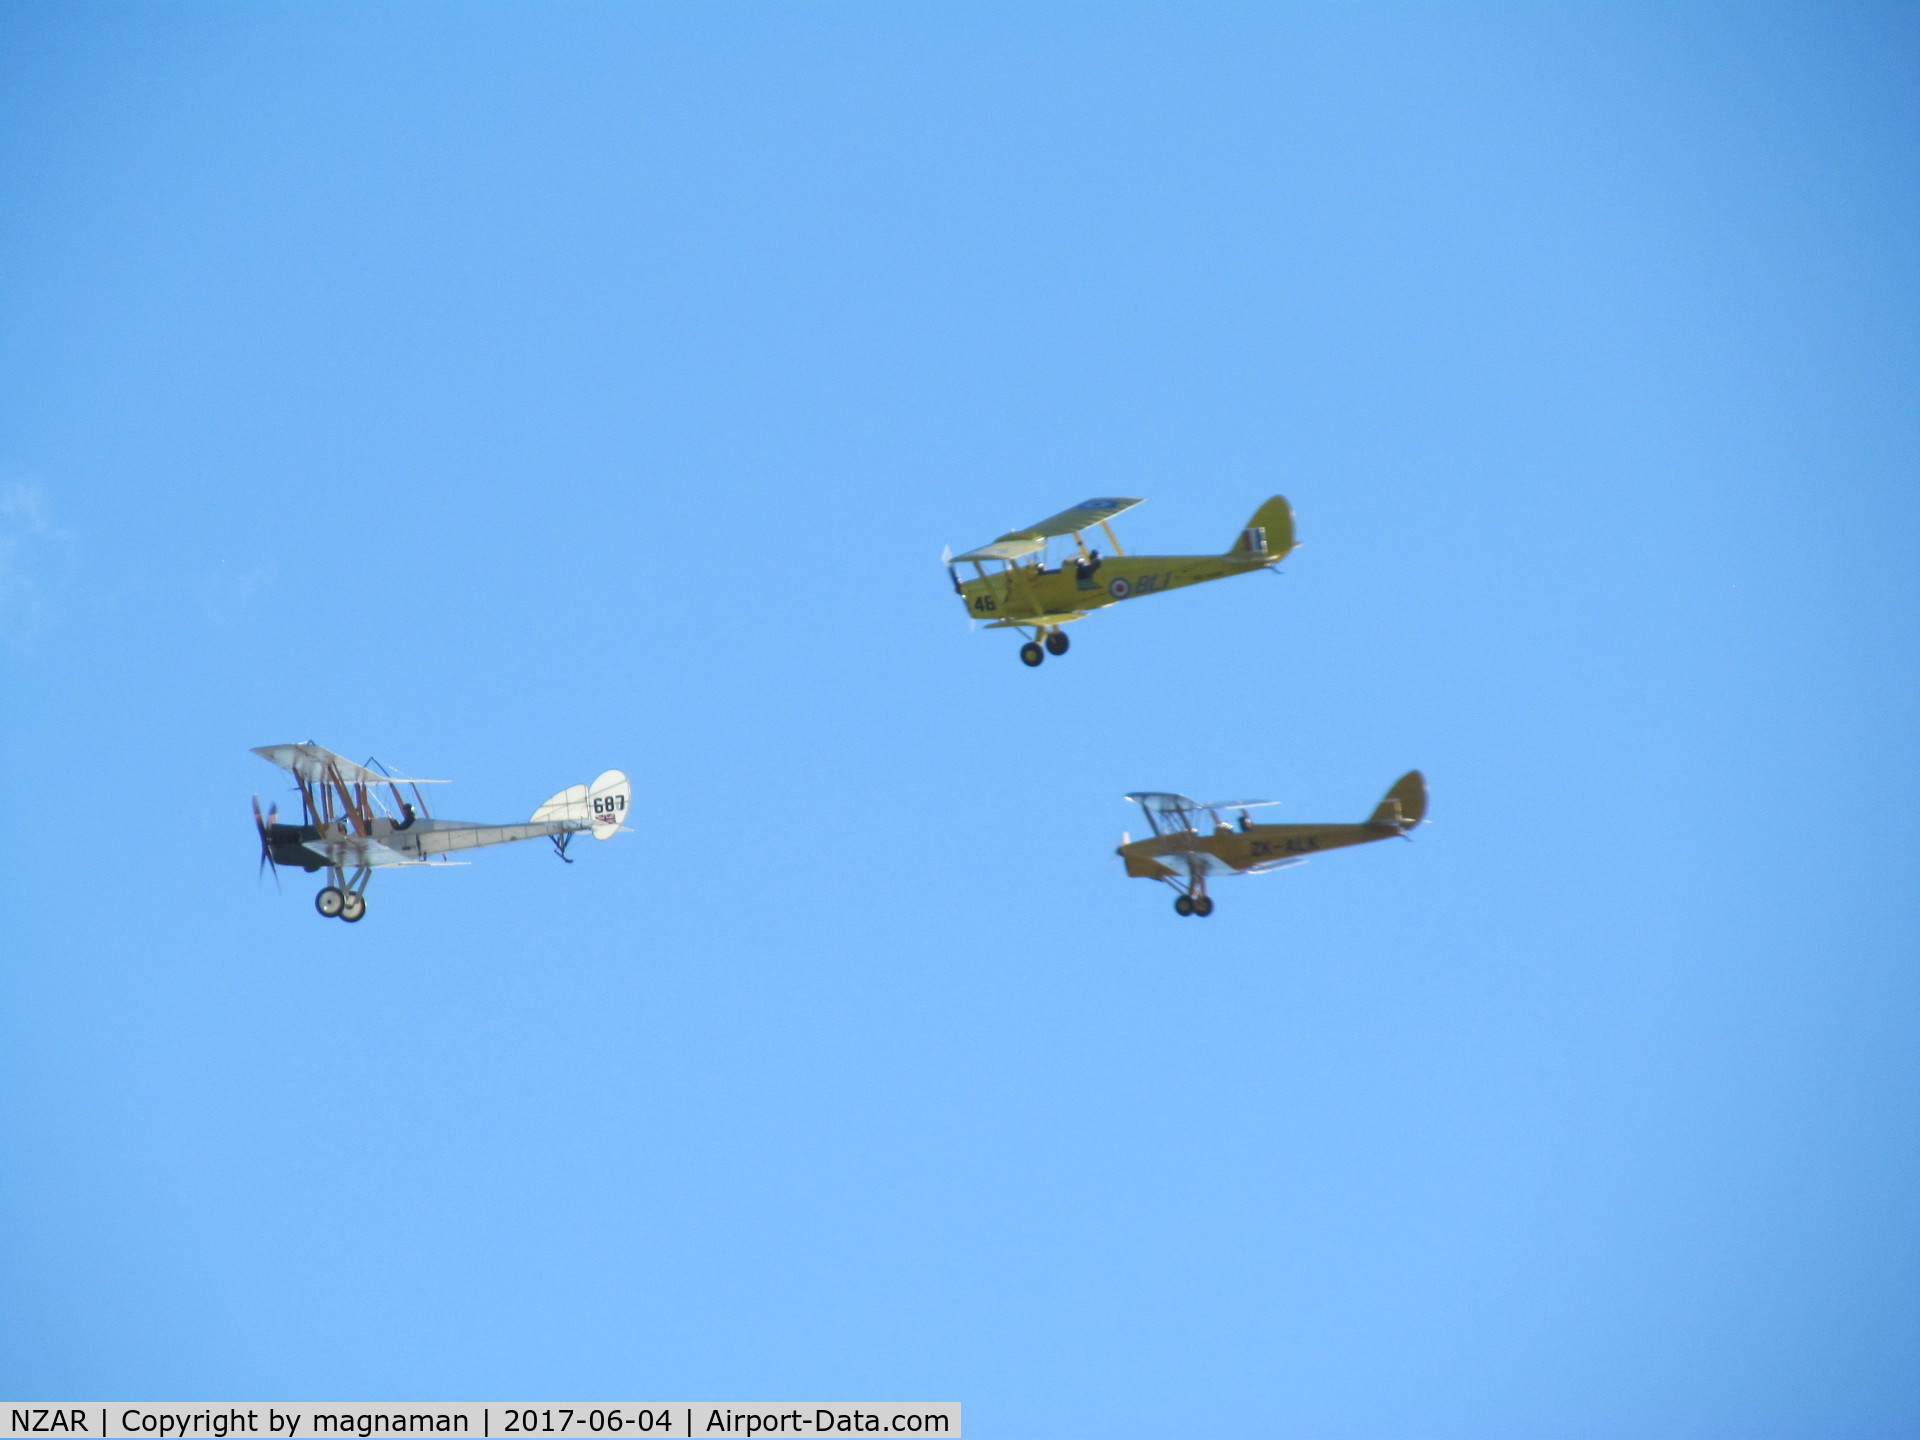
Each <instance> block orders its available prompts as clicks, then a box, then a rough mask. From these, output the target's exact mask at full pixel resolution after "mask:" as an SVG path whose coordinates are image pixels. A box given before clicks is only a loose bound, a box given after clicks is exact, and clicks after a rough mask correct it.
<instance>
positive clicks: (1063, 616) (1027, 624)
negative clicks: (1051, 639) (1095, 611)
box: [987, 610, 1087, 630]
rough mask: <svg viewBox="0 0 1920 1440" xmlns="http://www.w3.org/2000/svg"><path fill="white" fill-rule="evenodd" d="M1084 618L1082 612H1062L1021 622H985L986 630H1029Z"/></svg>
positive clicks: (1032, 617) (1083, 612)
mask: <svg viewBox="0 0 1920 1440" xmlns="http://www.w3.org/2000/svg"><path fill="white" fill-rule="evenodd" d="M1086 618H1087V612H1086V611H1084V610H1063V611H1061V612H1060V613H1059V614H1057V615H1034V616H1031V617H1029V618H1026V619H1021V620H989V621H987V629H989V630H1007V629H1013V630H1031V629H1032V628H1033V627H1034V626H1036V625H1064V624H1066V623H1067V622H1068V621H1069V620H1084V619H1086Z"/></svg>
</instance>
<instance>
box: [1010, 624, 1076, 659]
mask: <svg viewBox="0 0 1920 1440" xmlns="http://www.w3.org/2000/svg"><path fill="white" fill-rule="evenodd" d="M1069 643H1071V642H1069V641H1068V639H1067V634H1066V631H1064V630H1060V629H1053V630H1036V631H1035V632H1034V635H1033V639H1031V640H1029V641H1028V642H1027V643H1026V644H1024V645H1022V646H1021V647H1020V659H1021V661H1022V662H1023V663H1024V664H1026V665H1027V666H1029V667H1031V666H1034V665H1038V664H1039V663H1040V662H1041V661H1042V660H1045V659H1046V658H1047V656H1049V655H1064V654H1066V653H1067V646H1068V644H1069ZM1042 644H1044V645H1045V646H1046V647H1047V648H1046V649H1044V650H1042V649H1041V648H1040V647H1041V645H1042Z"/></svg>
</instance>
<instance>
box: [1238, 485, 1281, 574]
mask: <svg viewBox="0 0 1920 1440" xmlns="http://www.w3.org/2000/svg"><path fill="white" fill-rule="evenodd" d="M1295 543H1296V542H1295V540H1294V535H1293V507H1292V506H1291V505H1289V504H1287V497H1286V496H1284V495H1276V496H1274V497H1273V498H1272V499H1271V500H1269V501H1267V503H1266V504H1264V505H1262V506H1261V507H1260V508H1259V509H1258V510H1256V511H1254V512H1253V518H1252V519H1251V520H1249V521H1247V525H1246V528H1245V529H1244V530H1242V531H1241V532H1240V533H1239V534H1238V535H1237V536H1235V537H1234V541H1233V544H1232V545H1231V546H1229V547H1228V548H1227V554H1229V555H1230V556H1232V557H1233V558H1235V559H1236V560H1265V561H1268V562H1272V561H1274V560H1283V559H1285V558H1286V557H1287V555H1288V554H1289V553H1290V552H1291V551H1292V550H1293V547H1294V545H1295Z"/></svg>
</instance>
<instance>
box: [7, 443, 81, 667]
mask: <svg viewBox="0 0 1920 1440" xmlns="http://www.w3.org/2000/svg"><path fill="white" fill-rule="evenodd" d="M74 552H75V542H74V537H73V536H72V535H71V534H70V533H69V532H68V531H66V530H65V529H63V528H62V527H61V525H60V524H59V521H58V520H57V519H56V518H55V515H54V510H53V503H52V501H51V500H49V499H48V497H47V487H46V486H45V485H43V484H41V483H40V482H39V481H38V480H5V481H0V641H5V642H6V643H8V644H11V645H15V646H18V645H24V644H25V643H26V642H27V641H28V640H30V639H31V638H32V637H33V636H34V635H35V634H37V633H38V632H39V631H40V629H41V628H42V627H44V626H45V625H46V623H47V622H48V621H49V620H50V619H51V618H52V616H53V613H54V609H55V606H56V604H57V602H58V599H59V597H60V594H61V593H62V592H63V591H64V590H65V589H66V588H67V586H68V584H69V583H70V582H71V580H72V577H73V567H74Z"/></svg>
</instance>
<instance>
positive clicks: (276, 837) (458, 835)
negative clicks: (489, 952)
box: [253, 742, 632, 922]
mask: <svg viewBox="0 0 1920 1440" xmlns="http://www.w3.org/2000/svg"><path fill="white" fill-rule="evenodd" d="M253 753H254V754H256V755H258V756H259V757H260V758H261V759H262V760H266V761H270V762H271V763H273V764H275V765H278V766H279V767H280V768H281V769H282V770H285V771H288V772H289V773H290V774H292V776H293V783H294V785H295V787H296V788H297V789H298V790H299V792H300V823H299V824H298V825H282V824H280V823H279V818H280V807H279V806H278V805H277V804H276V805H271V806H269V807H268V809H267V812H266V814H264V815H262V814H261V813H260V798H259V796H257V795H256V796H255V797H254V801H253V823H254V827H255V828H256V829H257V830H258V831H259V832H260V868H261V869H262V870H265V869H266V868H267V866H269V865H271V866H273V868H274V880H275V881H276V883H277V882H278V880H279V878H280V867H281V866H283V865H286V866H297V867H298V868H300V869H302V870H305V871H306V872H308V873H309V874H312V873H313V872H315V871H318V870H325V871H326V872H327V885H326V887H325V888H324V889H323V890H321V892H320V893H319V894H318V895H316V896H314V898H313V906H314V909H316V910H318V911H319V912H320V913H321V914H322V915H325V916H327V917H328V918H329V919H331V918H333V917H335V916H338V917H339V918H340V919H342V920H346V921H350V922H351V921H355V920H358V919H360V918H361V917H362V916H363V915H365V914H366V913H367V882H368V880H370V879H372V877H373V872H374V871H375V870H377V869H379V868H380V867H382V866H385V865H464V864H465V863H466V862H465V861H464V860H449V859H447V858H446V857H447V856H449V855H452V854H454V853H455V852H457V851H462V850H477V849H479V848H481V847H482V846H484V845H506V844H510V843H511V842H513V841H515V840H551V841H552V842H553V848H554V849H555V850H556V851H558V852H559V855H560V858H561V859H562V860H565V861H567V863H568V864H569V865H571V864H572V863H573V861H572V860H571V858H570V857H569V856H568V855H567V843H568V842H569V841H570V840H572V839H573V837H574V836H575V835H578V834H579V833H581V832H582V831H583V830H584V831H591V832H592V833H593V838H594V839H596V840H608V839H611V838H612V837H613V836H614V835H615V834H617V833H618V832H620V831H621V830H624V829H626V828H627V827H626V826H625V825H623V824H621V821H623V820H625V819H626V816H627V804H628V801H629V799H630V798H631V794H632V792H631V790H630V788H629V786H628V784H627V777H626V776H625V775H623V774H621V773H620V771H618V770H608V771H606V772H605V773H604V774H602V775H601V776H600V778H599V779H598V780H595V781H594V782H593V784H591V785H569V786H568V787H567V788H566V789H565V790H562V791H561V792H560V793H559V794H558V795H555V796H554V797H553V798H552V799H550V800H548V801H546V803H544V804H543V805H541V807H540V808H539V809H538V810H535V811H534V812H533V818H532V819H531V820H527V821H525V822H523V823H521V824H518V825H483V824H477V823H475V822H474V821H471V820H436V819H434V818H433V815H432V814H431V813H430V812H429V811H428V809H427V802H426V799H425V798H424V797H423V796H422V795H421V794H420V787H421V786H422V785H439V784H443V783H445V782H443V781H439V780H416V779H412V778H410V777H407V776H400V775H389V774H388V773H387V772H386V770H385V769H384V768H380V769H374V768H372V767H371V766H368V765H356V764H355V763H354V762H353V761H351V760H349V759H347V758H346V757H345V756H344V755H336V754H334V753H333V752H332V751H331V750H327V749H323V748H322V747H320V746H318V745H315V744H312V743H311V742H309V743H307V744H305V745H259V746H256V747H254V751H253ZM373 764H374V765H378V764H379V762H378V761H375V762H373ZM403 785H404V786H406V787H407V790H408V792H410V793H411V795H412V796H413V798H412V799H411V800H409V799H408V798H407V797H406V795H403V794H402V793H401V790H400V787H401V786H403ZM389 796H391V798H392V803H391V804H389V803H388V802H387V797H389Z"/></svg>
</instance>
